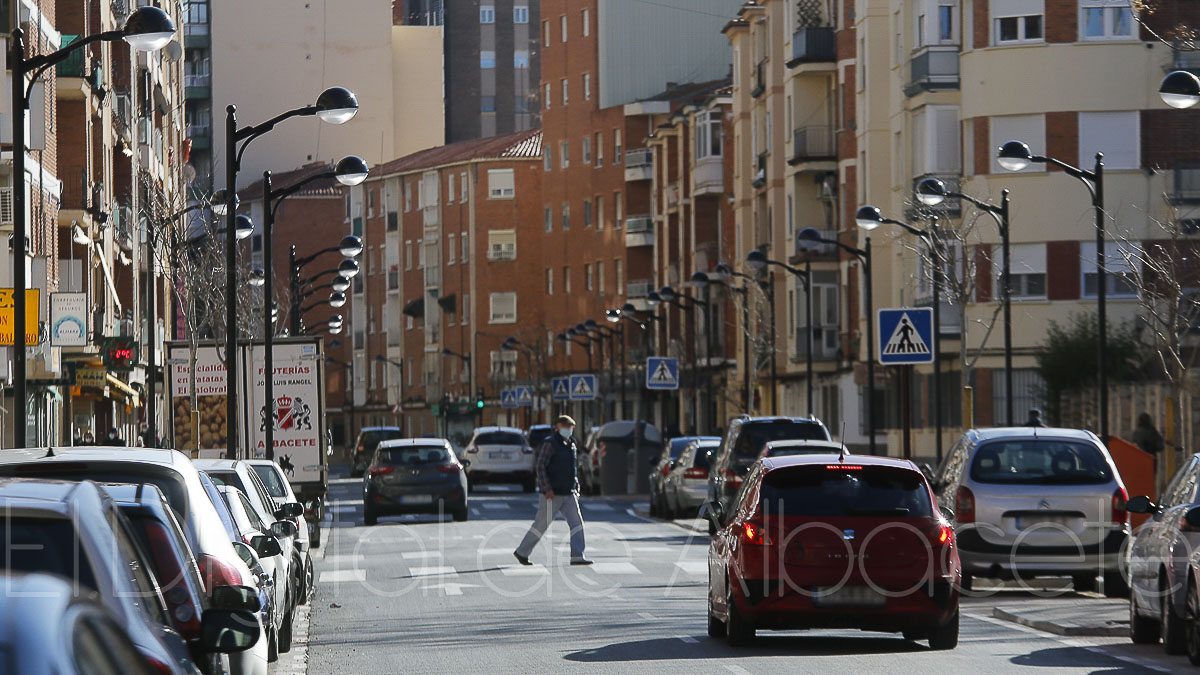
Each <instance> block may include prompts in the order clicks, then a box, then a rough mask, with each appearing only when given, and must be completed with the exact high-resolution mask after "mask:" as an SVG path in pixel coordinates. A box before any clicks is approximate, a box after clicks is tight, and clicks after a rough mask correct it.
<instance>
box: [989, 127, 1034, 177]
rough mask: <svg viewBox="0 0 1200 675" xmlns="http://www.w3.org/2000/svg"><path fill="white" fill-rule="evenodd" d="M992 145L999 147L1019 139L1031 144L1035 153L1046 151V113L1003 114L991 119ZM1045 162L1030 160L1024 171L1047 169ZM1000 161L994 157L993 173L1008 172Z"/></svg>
mask: <svg viewBox="0 0 1200 675" xmlns="http://www.w3.org/2000/svg"><path fill="white" fill-rule="evenodd" d="M988 126H989V130H990V133H991V141H992V142H991V143H990V147H993V148H998V147H1000V146H1001V145H1004V143H1005V142H1007V141H1012V140H1017V141H1022V142H1024V143H1026V144H1028V145H1029V150H1030V151H1031V152H1032V153H1033V154H1035V155H1042V154H1045V153H1046V118H1045V116H1044V115H1002V116H996V117H992V118H991V119H990V121H989V124H988ZM1045 170H1046V165H1045V164H1038V163H1036V162H1030V164H1029V166H1027V167H1025V168H1024V169H1022V171H1023V172H1026V173H1028V172H1034V171H1045ZM1007 172H1008V171H1007V170H1006V169H1003V168H1001V166H1000V163H999V162H997V161H996V159H995V158H994V157H993V158H992V173H1007Z"/></svg>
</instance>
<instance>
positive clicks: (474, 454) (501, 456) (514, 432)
mask: <svg viewBox="0 0 1200 675" xmlns="http://www.w3.org/2000/svg"><path fill="white" fill-rule="evenodd" d="M463 459H467V460H470V462H471V465H470V466H468V467H467V484H468V486H469V487H470V488H472V489H473V488H474V487H475V486H476V485H480V484H482V483H520V484H521V486H522V487H523V488H524V489H525V491H526V492H533V489H534V487H535V486H536V484H537V482H536V480H535V478H534V475H533V448H531V447H529V444H528V443H526V442H525V433H524V432H522V431H521V430H520V429H517V428H514V427H479V428H478V429H476V430H475V434H474V435H473V436H472V437H471V442H470V443H468V444H467V447H466V450H464V451H463Z"/></svg>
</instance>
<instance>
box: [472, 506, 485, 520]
mask: <svg viewBox="0 0 1200 675" xmlns="http://www.w3.org/2000/svg"><path fill="white" fill-rule="evenodd" d="M471 515H473V516H475V517H476V518H480V517H482V516H483V509H475V508H472V509H471Z"/></svg>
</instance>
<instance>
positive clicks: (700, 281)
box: [688, 270, 708, 291]
mask: <svg viewBox="0 0 1200 675" xmlns="http://www.w3.org/2000/svg"><path fill="white" fill-rule="evenodd" d="M688 283H690V284H691V285H692V288H695V289H696V290H698V291H702V290H704V289H705V288H707V287H708V273H707V272H703V271H700V270H697V271H696V273H695V274H693V275H692V278H691V280H690V281H689V282H688Z"/></svg>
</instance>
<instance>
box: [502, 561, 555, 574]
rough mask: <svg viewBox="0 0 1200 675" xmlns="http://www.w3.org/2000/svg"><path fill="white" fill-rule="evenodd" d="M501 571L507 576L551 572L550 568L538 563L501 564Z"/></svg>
mask: <svg viewBox="0 0 1200 675" xmlns="http://www.w3.org/2000/svg"><path fill="white" fill-rule="evenodd" d="M500 572H501V574H503V575H504V576H506V577H528V576H544V575H547V574H550V570H548V569H546V568H545V567H544V566H543V565H539V564H537V563H534V564H532V565H501V566H500Z"/></svg>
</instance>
